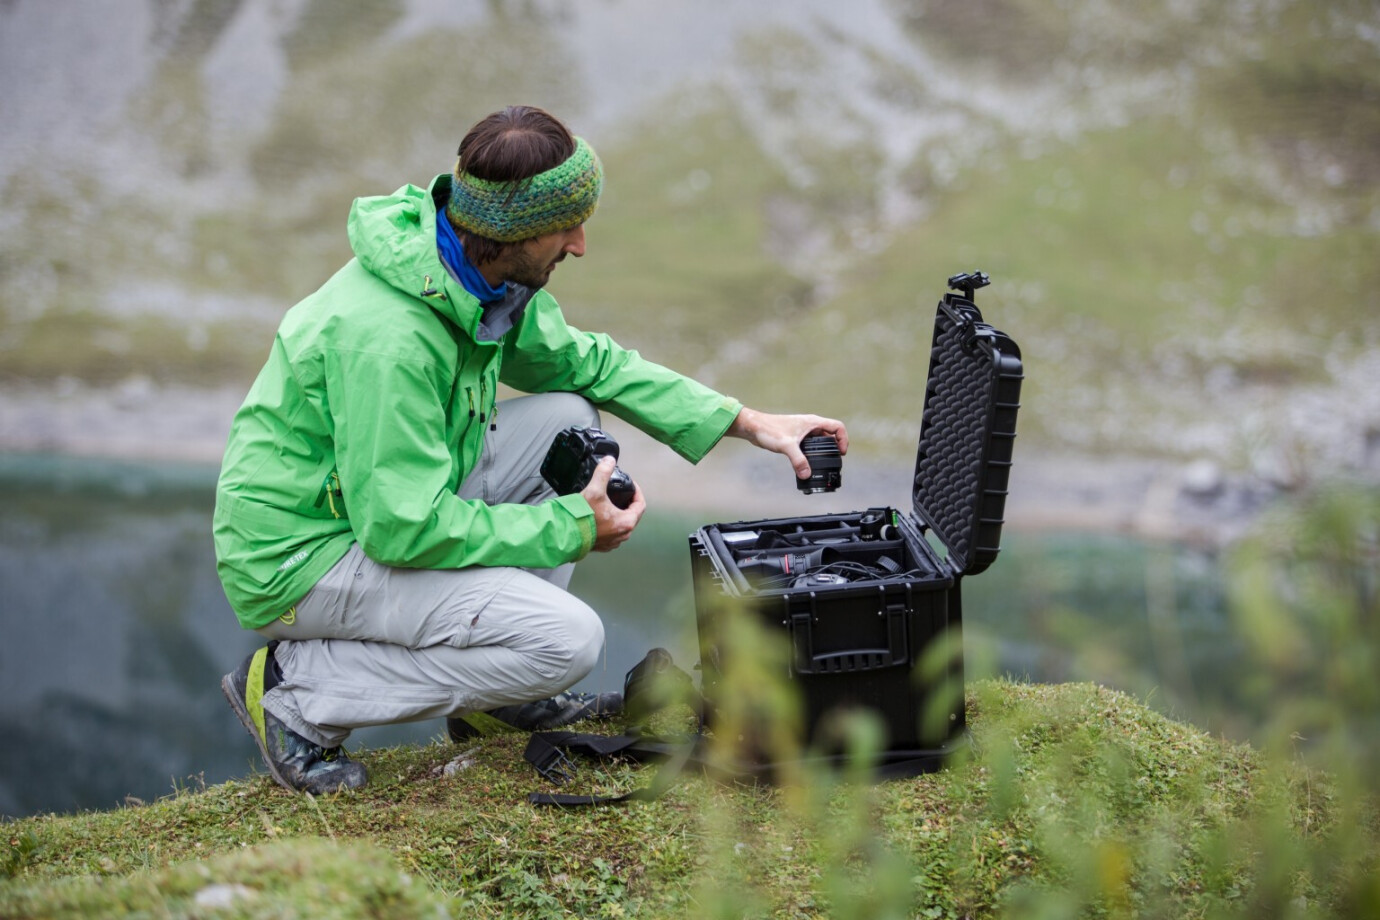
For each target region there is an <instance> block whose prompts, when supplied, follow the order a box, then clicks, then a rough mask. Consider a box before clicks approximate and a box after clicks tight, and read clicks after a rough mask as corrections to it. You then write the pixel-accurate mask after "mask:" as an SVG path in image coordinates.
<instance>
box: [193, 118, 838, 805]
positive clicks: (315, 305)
mask: <svg viewBox="0 0 1380 920" xmlns="http://www.w3.org/2000/svg"><path fill="white" fill-rule="evenodd" d="M602 182H603V173H602V166H601V165H600V162H599V159H598V158H597V157H596V156H595V154H594V152H593V150H591V149H590V147H589V145H588V144H586V143H585V142H584V141H583V140H581V139H578V138H575V137H573V136H572V135H571V134H570V132H569V131H568V130H567V129H566V128H565V126H564V125H562V124H561V123H560V122H559V121H557V120H556V119H555V118H554V117H552V116H551V115H549V114H547V113H546V112H543V111H541V110H540V109H536V108H530V107H510V108H508V109H505V110H503V111H501V112H496V113H494V114H493V115H490V116H488V117H487V118H485V119H483V120H482V121H480V122H479V123H478V124H477V125H475V126H474V128H472V129H471V130H470V132H469V133H468V134H467V135H466V136H465V139H464V140H463V141H462V142H461V144H460V151H459V160H458V162H457V164H456V168H455V171H454V173H453V174H443V175H441V176H438V177H437V178H436V179H435V180H434V181H433V182H432V184H431V187H430V189H429V190H425V191H424V190H422V189H420V188H417V187H416V186H411V185H409V186H404V187H403V188H401V189H399V190H398V191H397V192H396V193H394V194H393V195H388V196H384V197H378V198H362V199H358V200H356V201H355V203H354V206H353V208H352V209H351V212H350V217H349V222H348V231H349V238H350V245H351V247H352V248H353V250H354V254H355V258H354V259H353V260H351V261H350V262H349V264H347V265H346V266H345V267H344V268H342V269H341V270H340V271H339V272H337V273H336V275H335V276H334V277H332V278H331V279H330V280H329V281H327V282H326V283H325V284H324V285H323V286H322V287H321V288H320V289H319V290H317V291H316V292H315V293H314V294H312V295H311V296H309V297H307V298H306V299H305V300H303V301H302V302H301V303H299V304H297V305H296V306H295V307H293V308H292V309H291V310H289V311H288V312H287V314H286V315H285V316H284V318H283V322H282V325H281V326H280V327H279V330H278V334H277V336H276V338H275V340H274V343H273V349H272V352H271V354H270V355H269V358H268V361H267V363H266V364H265V366H264V368H263V370H262V371H261V372H260V374H259V376H258V378H257V380H256V381H255V382H254V385H253V387H252V388H251V389H250V391H249V395H248V397H247V398H246V399H245V403H244V405H243V407H242V408H241V409H240V410H239V412H238V413H237V414H236V416H235V420H234V423H233V425H232V427H231V431H230V437H229V444H228V446H227V449H226V453H225V461H224V465H223V467H222V470H221V475H220V482H219V486H218V488H217V493H216V513H215V523H214V531H215V543H216V555H217V568H218V571H219V573H220V576H221V581H222V583H223V584H224V586H225V592H226V596H227V597H228V598H229V600H230V604H231V606H232V607H233V608H234V610H235V613H236V615H237V616H238V618H239V620H240V623H241V625H243V626H244V627H245V628H247V629H253V630H256V631H258V632H259V633H260V634H261V635H263V636H264V637H265V638H267V639H269V640H271V641H270V642H269V645H268V647H266V648H262V649H259V650H258V651H257V652H255V653H254V654H253V655H251V656H250V657H249V658H248V659H247V660H246V661H244V662H243V663H242V664H241V665H240V666H239V667H238V668H237V669H236V670H234V671H232V672H231V673H230V674H227V675H226V676H225V678H224V679H223V680H222V682H221V686H222V688H223V689H224V691H225V694H226V697H227V698H228V699H229V700H230V703H231V705H232V706H233V708H234V710H235V712H236V714H237V715H238V716H239V719H240V721H241V722H242V723H244V725H245V727H246V728H247V729H248V730H249V732H250V734H251V735H253V737H254V739H255V741H256V742H257V744H258V746H259V750H260V753H261V754H262V755H263V757H264V761H265V762H266V763H267V765H268V769H269V772H270V773H271V774H272V775H273V778H274V779H275V780H277V781H278V782H279V783H280V784H281V785H283V786H285V787H287V788H289V789H296V790H304V791H308V792H312V793H320V792H326V791H332V790H336V789H340V788H355V787H358V786H361V785H363V784H364V782H365V780H366V776H365V770H364V767H363V766H362V765H361V764H359V763H358V762H355V761H352V760H350V759H349V758H348V757H347V756H346V755H345V754H344V753H343V752H342V751H341V748H340V745H341V743H342V742H343V741H344V740H345V738H346V737H347V736H348V735H349V733H350V731H351V729H354V728H357V727H360V726H366V725H379V724H390V723H395V722H406V721H413V720H419V719H428V718H435V717H441V716H450V717H454V716H459V715H463V714H466V713H473V712H483V711H486V710H490V709H493V708H495V707H501V706H511V705H514V704H520V703H525V702H528V701H533V700H539V699H542V698H544V697H549V696H551V695H552V694H556V693H559V692H561V691H563V690H565V689H567V688H568V687H570V686H571V685H572V684H574V683H575V682H577V681H578V680H580V679H581V678H582V677H583V676H584V675H586V674H587V673H588V672H589V671H590V670H591V669H592V668H593V666H594V663H595V661H596V659H597V656H598V653H599V650H600V648H601V646H602V644H603V636H604V633H603V625H602V624H601V623H600V621H599V618H598V616H597V615H596V614H595V613H594V611H592V610H591V609H590V608H589V607H588V606H586V605H585V604H584V603H582V602H581V601H580V600H578V599H577V598H575V597H573V596H572V595H570V594H569V593H568V592H567V591H566V590H565V587H566V585H567V584H568V582H569V578H570V573H571V568H572V566H573V563H574V562H576V561H577V560H579V559H581V558H583V557H584V556H585V555H586V554H587V553H588V552H590V551H591V550H596V551H601V552H606V551H609V550H612V549H615V548H616V547H618V546H619V545H620V544H622V543H623V542H624V541H625V540H627V539H628V537H629V536H630V535H631V534H632V532H633V529H634V528H635V527H636V526H637V523H638V520H639V519H640V518H641V516H642V513H643V510H644V509H645V508H646V503H645V501H644V499H643V495H642V492H641V490H640V489H639V490H637V491H636V493H635V495H634V497H633V500H632V503H631V504H630V505H629V506H628V507H627V508H626V509H620V508H618V507H617V506H615V505H614V504H613V503H612V502H611V501H610V500H609V498H608V495H607V486H608V481H609V476H610V474H611V472H612V470H613V467H614V464H613V461H612V460H611V459H606V460H605V461H604V463H603V464H602V465H601V466H600V467H599V468H598V469H597V471H596V473H595V475H594V477H593V479H592V481H591V482H590V483H589V485H588V486H587V487H586V488H585V489H584V491H583V492H580V493H578V494H573V495H567V496H559V497H558V496H555V495H554V493H553V492H552V490H551V489H550V488H549V487H548V486H547V485H546V483H545V482H544V481H543V480H542V479H541V476H540V474H539V472H538V470H539V466H540V463H541V460H542V458H543V457H544V456H545V453H546V450H547V449H548V447H549V446H550V444H551V441H552V440H553V438H554V437H555V435H556V434H557V433H558V432H559V431H561V430H563V429H564V428H567V427H569V426H571V425H596V424H597V423H598V420H599V416H598V412H597V411H596V409H595V407H596V406H597V407H598V408H599V409H606V410H608V411H610V412H612V413H613V414H615V415H617V416H619V417H620V418H623V419H625V420H627V421H629V422H630V423H632V424H633V425H636V426H637V427H638V428H640V429H642V430H643V431H645V432H647V433H648V434H650V435H651V436H653V437H655V438H657V439H658V440H660V441H662V442H663V443H665V444H667V445H669V446H670V447H671V448H672V449H673V450H675V451H676V452H677V453H679V454H680V455H681V456H683V457H685V458H686V459H688V460H690V461H691V462H696V461H698V460H699V459H700V458H701V457H702V456H704V454H705V453H707V452H708V451H709V450H710V448H712V447H713V446H714V445H715V444H716V443H717V442H718V441H719V439H720V438H721V437H723V435H725V434H729V435H733V436H734V437H739V438H745V439H747V440H748V441H750V442H752V443H754V444H756V445H758V446H760V447H763V448H766V449H768V450H772V451H776V452H779V453H782V454H785V455H786V456H787V457H788V458H789V459H790V462H791V463H792V464H793V465H794V467H795V469H796V473H797V475H798V476H802V477H803V476H807V475H809V464H808V462H807V461H806V460H805V458H804V456H803V455H802V454H801V451H800V447H799V443H800V440H801V439H802V438H803V437H805V436H806V435H809V434H812V433H816V434H821V433H822V434H829V435H833V436H834V437H835V438H836V439H837V440H838V442H839V446H840V450H846V449H847V433H846V431H845V429H844V426H843V424H842V423H840V422H838V421H835V420H832V419H825V418H819V417H817V416H813V415H769V414H765V413H760V412H755V411H753V410H751V409H748V408H745V407H743V406H742V405H741V404H740V403H739V402H738V401H736V400H734V399H732V398H729V397H726V396H722V395H720V394H718V393H715V392H714V391H712V390H710V389H709V388H707V387H705V386H703V385H701V384H699V383H697V382H695V381H693V380H690V379H688V378H686V377H683V376H681V375H679V374H676V373H674V372H672V371H670V370H668V369H666V368H664V367H661V366H659V365H656V364H653V363H651V362H649V361H646V360H644V359H643V358H642V357H640V356H639V355H638V354H637V353H636V352H633V351H627V350H624V349H622V348H620V347H619V346H618V345H617V344H616V343H614V342H613V340H612V339H610V338H609V337H608V336H605V335H601V334H593V333H586V332H583V331H580V330H578V329H576V328H574V327H572V326H569V325H567V324H566V321H565V319H564V317H563V316H562V314H561V311H560V308H559V307H558V306H557V304H556V301H555V300H554V299H552V297H551V296H550V295H549V294H548V293H546V291H545V290H544V287H545V285H546V283H547V281H548V280H549V279H550V277H551V274H552V273H553V272H554V271H555V270H556V268H557V266H558V265H559V264H560V263H561V262H562V261H563V260H564V259H565V257H566V256H569V255H573V256H575V257H576V258H579V257H580V256H582V255H584V252H585V230H584V224H585V221H586V220H587V219H588V218H589V216H590V215H591V214H592V213H593V212H594V209H595V206H596V204H597V203H598V199H599V192H600V189H601V187H602ZM500 383H503V384H507V385H509V386H511V387H513V388H515V389H517V390H520V391H523V392H525V393H529V394H538V395H529V396H523V397H518V398H514V399H509V400H505V401H503V402H496V394H497V391H498V385H499V384H500Z"/></svg>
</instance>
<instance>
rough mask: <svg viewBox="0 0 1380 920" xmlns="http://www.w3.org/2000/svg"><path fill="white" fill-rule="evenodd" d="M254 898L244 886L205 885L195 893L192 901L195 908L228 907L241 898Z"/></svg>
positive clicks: (252, 892)
mask: <svg viewBox="0 0 1380 920" xmlns="http://www.w3.org/2000/svg"><path fill="white" fill-rule="evenodd" d="M252 897H254V891H253V889H251V888H246V887H245V886H244V885H239V884H234V885H207V886H206V887H205V888H203V889H201V890H200V891H198V892H197V893H196V897H195V898H193V900H194V901H195V902H196V905H197V907H211V908H222V907H230V906H231V905H233V904H234V903H235V902H236V901H239V900H241V899H243V898H252Z"/></svg>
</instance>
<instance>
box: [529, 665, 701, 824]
mask: <svg viewBox="0 0 1380 920" xmlns="http://www.w3.org/2000/svg"><path fill="white" fill-rule="evenodd" d="M675 706H688V707H689V708H690V709H691V710H692V711H693V712H694V715H695V718H696V720H697V721H698V722H699V728H700V729H701V731H702V729H703V727H704V722H703V719H704V702H703V699H702V698H701V696H700V694H699V691H698V690H696V689H695V682H694V678H692V677H691V676H690V675H689V674H688V673H686V672H685V671H683V670H682V669H680V668H678V667H676V664H675V661H673V660H672V658H671V653H670V652H668V651H667V650H666V649H664V648H654V649H652V650H651V651H649V652H648V653H647V654H646V655H645V656H644V657H643V658H642V660H641V661H639V662H638V663H637V664H635V665H633V667H632V669H631V670H629V671H628V673H627V676H626V677H625V678H624V679H623V714H624V716H625V718H626V720H627V724H628V730H627V732H626V733H624V734H622V735H590V734H580V733H578V732H538V733H537V734H534V735H532V739H531V740H530V741H529V742H528V743H527V750H526V751H524V752H523V755H522V756H523V757H524V758H525V759H526V760H527V762H528V763H530V764H531V765H532V766H534V767H536V768H537V772H538V773H540V774H541V775H542V776H543V777H545V778H546V779H547V780H549V781H551V782H553V783H555V784H556V785H558V786H561V785H565V784H566V783H567V782H569V781H570V780H571V779H573V778H574V772H573V768H574V765H573V764H572V763H571V762H570V759H569V758H568V757H566V753H567V752H569V753H571V754H577V755H579V756H582V757H589V758H593V759H596V760H611V759H614V758H622V759H625V760H633V761H636V762H638V763H646V762H649V761H663V764H662V767H661V769H659V770H658V771H657V773H656V776H654V777H653V778H652V781H651V783H650V784H649V785H647V786H645V787H643V788H641V789H636V790H634V791H632V792H629V793H626V794H625V795H613V796H599V795H563V794H548V793H544V792H534V793H532V794H531V795H529V796H528V797H527V800H528V801H529V802H531V803H532V804H533V805H557V806H561V807H564V808H570V807H574V806H579V805H611V804H614V803H617V802H649V801H651V800H653V799H656V798H659V797H660V796H661V795H662V794H663V793H664V792H665V791H666V790H667V789H669V788H671V785H672V784H673V783H675V781H676V779H677V778H678V777H679V776H680V774H681V772H682V771H683V770H684V769H685V767H686V765H687V764H690V763H696V764H699V765H703V762H704V761H703V747H704V735H703V734H702V733H701V732H700V731H697V732H696V733H695V734H693V735H691V736H689V737H688V738H685V739H684V740H678V741H666V740H664V739H661V738H658V737H656V736H655V735H653V734H651V733H650V731H649V730H648V729H647V728H646V724H647V723H648V722H649V721H650V720H651V719H652V717H653V716H655V715H656V714H657V713H660V712H665V711H667V710H668V709H670V708H671V707H675Z"/></svg>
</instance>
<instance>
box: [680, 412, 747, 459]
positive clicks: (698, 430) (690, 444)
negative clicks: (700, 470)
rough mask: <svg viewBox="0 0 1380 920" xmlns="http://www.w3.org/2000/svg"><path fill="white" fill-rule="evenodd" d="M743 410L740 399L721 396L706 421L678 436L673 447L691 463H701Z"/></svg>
mask: <svg viewBox="0 0 1380 920" xmlns="http://www.w3.org/2000/svg"><path fill="white" fill-rule="evenodd" d="M741 411H743V404H742V403H740V402H738V400H736V399H734V398H733V397H732V396H724V397H721V398H720V399H719V404H718V405H717V406H715V407H714V411H713V412H711V413H709V415H707V416H706V417H705V419H704V421H702V422H700V423H699V424H698V425H696V426H695V427H694V428H691V429H690V430H689V431H687V432H685V433H684V434H683V435H681V436H680V437H678V438H676V440H675V441H674V442H673V443H672V444H671V448H672V449H673V450H674V451H675V452H676V453H678V454H680V455H681V456H682V457H684V458H685V459H686V460H689V461H690V462H691V463H699V462H700V460H702V459H704V455H705V454H707V453H709V451H710V449H711V448H712V447H713V446H714V445H715V444H718V443H719V441H720V440H722V439H723V436H724V433H725V432H727V431H728V429H729V426H730V425H732V424H733V420H734V419H736V418H737V417H738V413H739V412H741Z"/></svg>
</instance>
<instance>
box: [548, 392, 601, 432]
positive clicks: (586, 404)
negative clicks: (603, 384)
mask: <svg viewBox="0 0 1380 920" xmlns="http://www.w3.org/2000/svg"><path fill="white" fill-rule="evenodd" d="M546 396H547V398H549V399H552V400H554V401H555V406H556V413H555V414H557V415H559V416H560V417H562V418H564V419H565V424H567V425H583V426H584V427H586V428H598V427H599V410H598V409H596V408H594V404H593V403H592V402H590V401H589V400H587V399H585V398H584V397H583V396H580V395H579V394H577V393H548V394H546Z"/></svg>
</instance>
